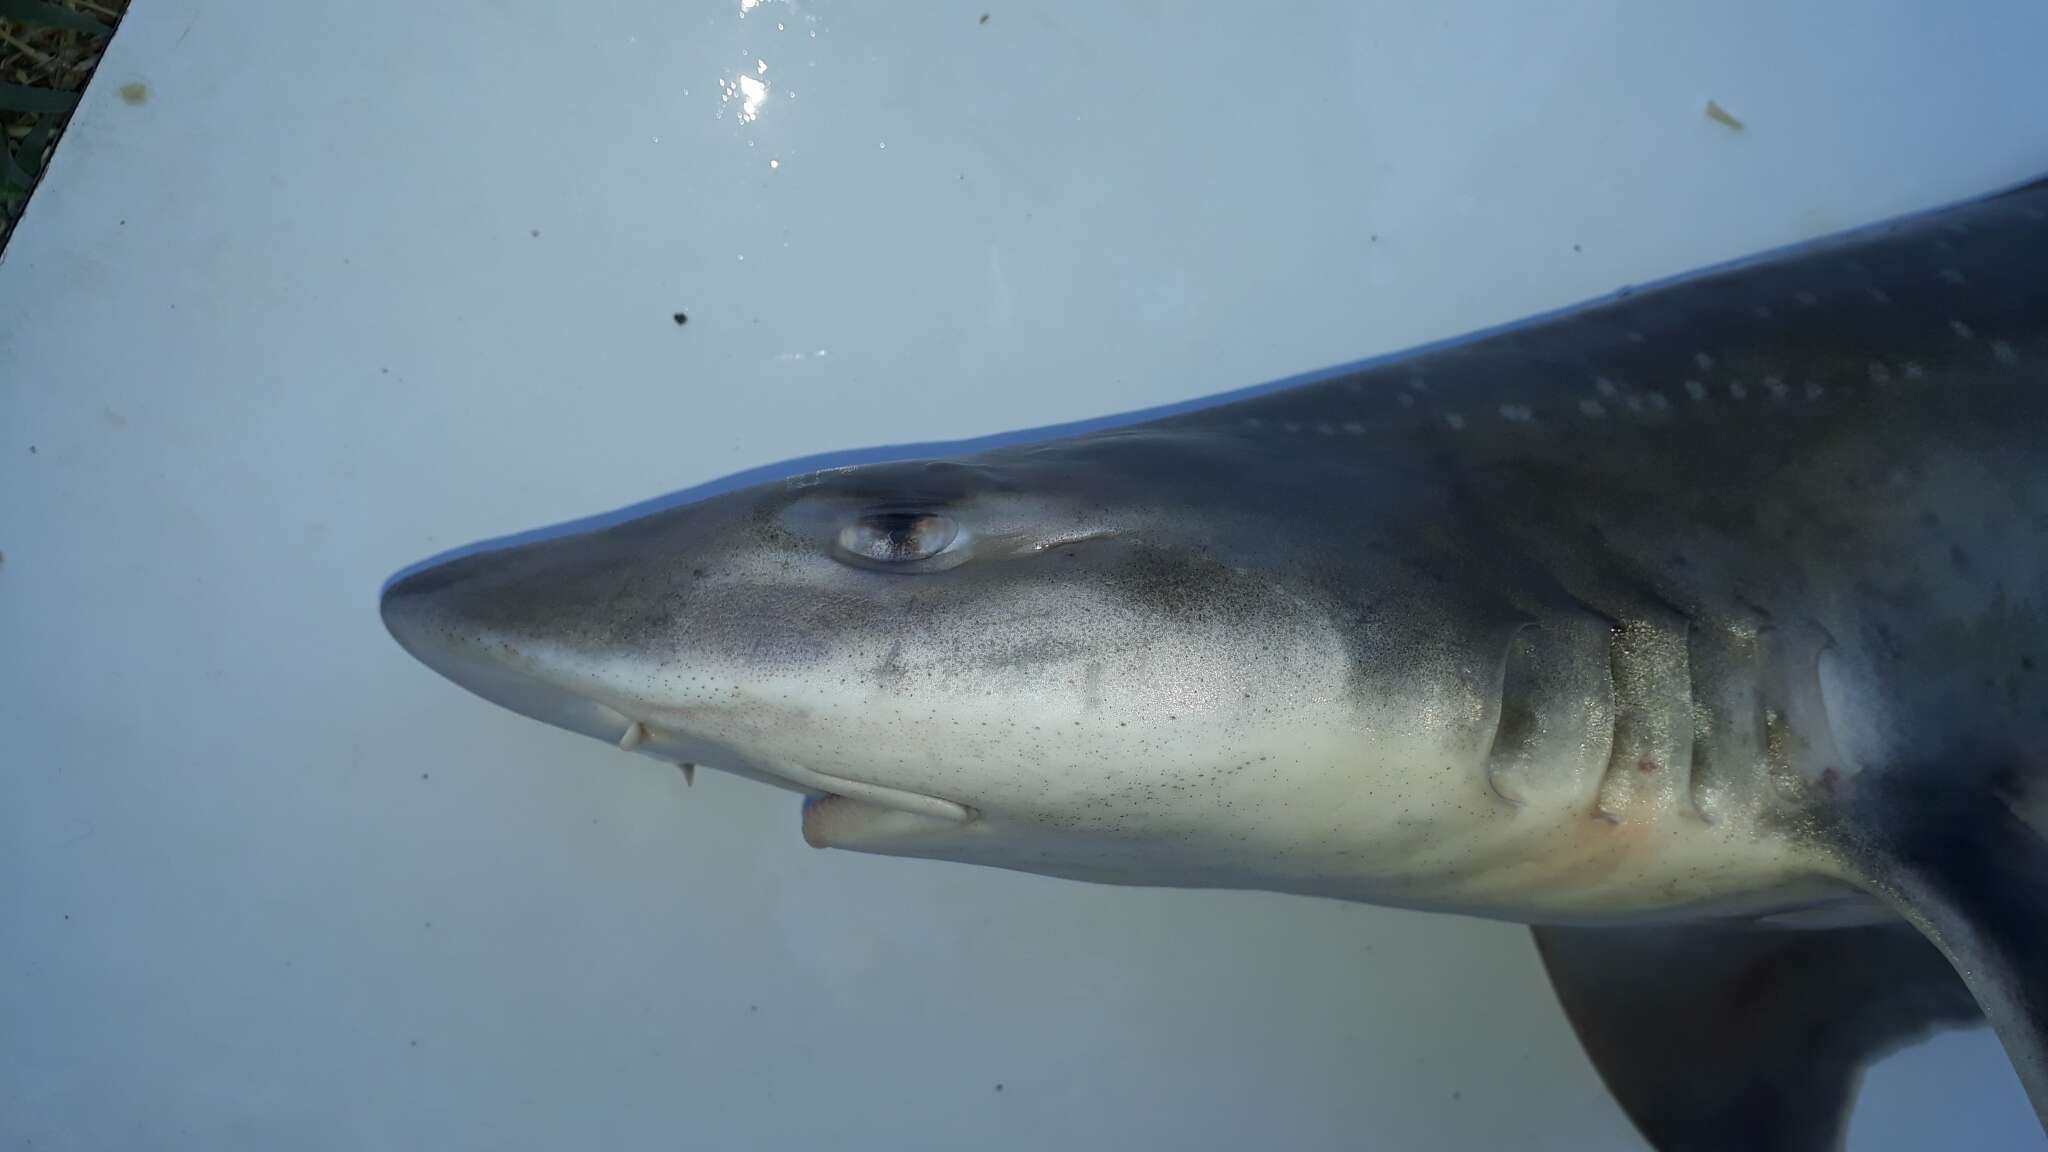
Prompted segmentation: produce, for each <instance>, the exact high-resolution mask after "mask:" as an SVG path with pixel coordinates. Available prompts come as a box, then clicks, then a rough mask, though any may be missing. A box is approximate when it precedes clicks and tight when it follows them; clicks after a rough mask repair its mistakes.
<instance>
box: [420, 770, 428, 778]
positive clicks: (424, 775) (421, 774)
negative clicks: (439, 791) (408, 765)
mask: <svg viewBox="0 0 2048 1152" xmlns="http://www.w3.org/2000/svg"><path fill="white" fill-rule="evenodd" d="M426 778H427V774H426V773H425V772H422V773H420V779H422V780H425V779H426Z"/></svg>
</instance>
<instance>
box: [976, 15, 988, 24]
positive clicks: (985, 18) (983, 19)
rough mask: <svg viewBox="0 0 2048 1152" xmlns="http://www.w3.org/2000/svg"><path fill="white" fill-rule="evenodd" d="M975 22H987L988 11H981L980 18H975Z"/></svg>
mask: <svg viewBox="0 0 2048 1152" xmlns="http://www.w3.org/2000/svg"><path fill="white" fill-rule="evenodd" d="M975 23H976V24H986V23H988V13H986V12H983V13H982V14H981V19H979V20H976V21H975Z"/></svg>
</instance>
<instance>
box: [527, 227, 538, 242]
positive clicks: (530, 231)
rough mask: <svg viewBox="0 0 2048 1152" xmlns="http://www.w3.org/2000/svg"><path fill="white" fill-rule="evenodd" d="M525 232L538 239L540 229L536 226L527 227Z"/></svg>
mask: <svg viewBox="0 0 2048 1152" xmlns="http://www.w3.org/2000/svg"><path fill="white" fill-rule="evenodd" d="M526 234H527V235H528V236H531V237H533V238H534V239H535V240H538V239H540V229H538V228H528V229H527V230H526Z"/></svg>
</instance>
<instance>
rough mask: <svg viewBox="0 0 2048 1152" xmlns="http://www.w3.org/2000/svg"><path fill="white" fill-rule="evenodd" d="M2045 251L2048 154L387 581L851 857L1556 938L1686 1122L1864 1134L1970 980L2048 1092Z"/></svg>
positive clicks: (554, 692)
mask: <svg viewBox="0 0 2048 1152" xmlns="http://www.w3.org/2000/svg"><path fill="white" fill-rule="evenodd" d="M2044 270H2048V184H2044V185H2033V186H2030V187H2028V188H2025V189H2021V190H2018V191H2015V192H2010V193H2006V194H2003V195H2000V196H1995V197H1991V198H1987V199H1984V200H1980V201H1976V202H1972V203H1969V204H1965V205H1960V206H1956V207H1952V208H1948V209H1944V210H1942V211H1938V212H1934V213H1929V214H1926V215H1922V216H1919V217H1915V218H1912V219H1909V220H1904V221H1899V222H1896V223H1893V224H1889V225H1885V226H1881V227H1878V228H1873V229H1866V230H1863V231H1861V232H1858V233H1856V234H1853V235H1850V236H1846V237H1842V238H1839V239H1836V240H1832V241H1828V242H1825V243H1820V244H1815V245H1809V246H1807V247H1805V248H1802V249H1800V250H1798V251H1796V252H1791V253H1786V254H1780V255H1776V256H1772V257H1768V258H1764V259H1760V260H1757V261H1753V262H1750V263H1747V264H1744V265H1740V266H1736V267H1732V268H1727V269H1721V270H1717V271H1714V272H1711V273H1706V274H1700V275H1696V276H1693V277H1691V278H1688V279H1686V280H1683V281H1679V282H1675V283H1673V284H1671V285H1667V286H1663V287H1660V288H1657V289H1655V290H1652V291H1645V292H1641V293H1637V294H1635V295H1632V296H1626V297H1624V298H1621V299H1617V300H1612V301H1607V302H1603V303H1601V304H1598V305H1595V306H1589V307H1585V308H1580V309H1577V310H1574V311H1571V312H1569V313H1566V314H1562V315H1559V316H1556V317H1553V318H1549V319H1545V320H1542V321H1539V322H1534V323H1531V324H1528V325H1524V326H1521V327H1518V328H1515V329H1511V330H1508V331H1504V332H1499V333H1494V334H1490V335H1485V336H1482V337H1477V338H1474V339H1471V340H1468V341H1465V342H1462V343H1458V344H1455V345H1451V346H1446V347H1439V348H1432V349H1427V350H1423V351H1420V352H1417V353H1415V354H1413V355H1410V356H1407V357H1400V358H1395V359H1392V360H1389V361H1385V362H1381V363H1378V364H1375V365H1373V366H1370V367H1367V368H1364V369H1361V370H1358V371H1355V372H1353V373H1350V374H1348V375H1343V376H1339V377H1336V378H1333V379H1329V380H1325V381H1322V382H1319V383H1315V384H1310V385H1304V386H1300V387H1295V388H1290V389H1285V390H1281V391H1276V392H1270V393H1266V394H1263V395H1258V396H1254V397H1250V398H1245V399H1238V400H1234V401H1231V402H1228V403H1222V404H1218V405H1215V406H1211V407H1206V408H1202V409H1199V410H1196V411H1190V412H1182V413H1179V414H1175V415H1169V416H1164V417H1159V418H1154V419H1149V420H1145V421H1142V422H1139V423H1134V424H1131V425H1129V426H1125V427H1120V428H1114V429H1107V430H1100V431H1092V432H1087V433H1082V434H1077V435H1072V436H1067V437H1063V438H1057V439H1052V440H1048V441H1045V442H1041V443H1036V444H1028V445H1016V446H1008V447H1001V448H994V449H988V450H984V451H976V452H971V453H963V454H961V455H958V456H955V457H950V458H946V459H934V460H926V461H913V462H897V463H890V464H875V465H867V466H861V467H854V468H844V469H831V470H826V471H822V472H811V473H806V474H804V475H800V476H797V477H793V478H791V479H789V480H787V481H779V482H775V483H768V484H760V485H755V486H752V487H747V488H743V489H739V490H736V491H730V492H726V493H724V494H721V495H718V496H715V497H711V498H708V499H705V500H702V501H700V502H697V503H693V504H689V505H686V506H683V507H678V508H670V509H666V510H662V511H658V512H652V513H648V514H646V515H644V516H639V517H636V518H632V519H628V520H625V521H623V522H619V523H614V524H611V525H609V526H605V527H602V528H597V529H593V530H590V531H582V532H575V533H572V534H567V535H559V536H556V537H553V538H548V539H539V540H531V541H525V542H520V543H517V544H513V545H507V546H503V547H493V548H485V549H482V550H479V551H476V552H473V553H472V554H469V555H466V556H462V557H459V558H455V559H450V560H448V561H446V562H443V563H439V564H435V565H432V566H429V567H426V568H424V569H421V570H418V571H415V572H412V573H410V574H408V575H406V576H404V577H403V578H401V579H399V580H396V581H394V582H393V584H392V585H391V586H390V587H388V588H387V589H386V591H385V595H384V603H383V612H384V617H385V620H386V623H387V625H388V626H389V627H390V629H391V631H392V632H393V634H394V635H395V636H396V637H397V638H398V639H399V641H400V642H401V643H402V644H403V645H404V646H405V647H406V648H407V650H409V651H410V652H412V653H413V654H414V655H416V656H418V657H419V658H420V659H421V660H423V661H424V662H426V663H427V664H429V665H430V666H432V667H433V668H435V669H436V670H438V671H440V672H441V673H443V674H444V675H446V676H448V677H449V678H451V679H453V680H455V681H456V682H458V683H460V684H462V685H463V686H465V687H467V688H469V689H471V690H472V691H474V692H476V693H478V694H479V695H482V696H483V697H485V698H486V699H489V700H492V701H494V702H496V703H498V704H501V705H503V706H505V707H509V708H513V709H515V710H518V711H520V712H522V713H524V714H526V715H528V716H531V717H534V718H536V719H540V720H543V721H545V722H547V723H551V724H555V725H558V726H561V727H564V728H568V729H570V730H573V731H578V732H583V733H586V734H588V735H591V736H595V737H598V738H600V739H604V740H607V741H616V742H618V743H620V744H621V745H622V746H623V747H626V748H628V749H630V750H633V751H636V752H639V753H640V754H643V755H649V756H656V757H660V758H664V759H667V760H671V761H675V762H684V763H692V764H695V763H703V764H705V765H706V766H708V767H717V768H724V769H728V770H731V771H735V772H739V773H741V774H744V775H748V776H751V777H755V778H757V779H760V780H763V781H765V782H768V783H774V784H779V785H782V786H785V787H789V788H793V789H795V790H798V791H801V792H804V793H806V794H807V796H808V799H807V800H806V802H805V805H804V816H803V831H804V836H805V839H806V840H808V841H809V842H811V843H812V844H814V845H817V846H821V847H827V846H829V847H837V848H845V849H851V850H857V851H869V852H881V853H889V854H896V855H905V856H919V857H927V858H934V859H945V860H955V861H963V862H970V863H978V864H984V865H991V866H997V867H1005V868H1014V869H1021V870H1026V871H1032V872H1038V873H1044V874H1049V875H1057V876H1067V877H1073V878H1078V879H1085V880H1092V881H1099V882H1109V883H1123V884H1141V885H1179V886H1191V887H1199V886H1208V887H1233V888H1256V889H1266V890H1273V891H1282V892H1293V893H1302V894H1309V895H1318V896H1326V897H1336V898H1340V899H1347V900H1359V901H1367V902H1375V903H1382V904H1390V905H1399V906H1406V907H1414V908H1424V909H1433V910H1439V911H1448V912H1459V913H1466V914H1472V915H1481V916H1490V917H1497V918H1502V919H1508V920H1515V921H1520V922H1526V923H1530V924H1533V925H1538V926H1540V928H1539V936H1538V939H1539V944H1540V946H1541V948H1542V952H1543V955H1544V959H1545V962H1546V964H1547V965H1548V966H1549V968H1550V971H1551V973H1552V976H1553V979H1554V981H1555V982H1556V984H1557V986H1558V988H1559V991H1560V994H1561V997H1562V999H1563V1001H1564V1003H1565V1005H1566V1008H1567V1011H1568V1012H1569V1013H1570V1015H1571V1016H1572V1019H1573V1021H1574V1024H1575V1026H1576V1027H1577V1028H1578V1029H1579V1032H1580V1034H1581V1036H1582V1037H1583V1038H1584V1039H1585V1042H1586V1046H1587V1049H1588V1051H1589V1053H1590V1054H1591V1055H1592V1057H1593V1059H1594V1060H1595V1062H1596V1064H1597V1065H1598V1066H1599V1067H1600V1068H1601V1071H1602V1074H1603V1075H1604V1076H1605V1077H1606V1080H1607V1082H1608V1083H1609V1085H1610V1086H1612V1087H1613V1088H1614V1090H1615V1092H1616V1093H1617V1095H1618V1096H1619V1097H1620V1099H1621V1102H1622V1104H1623V1105H1624V1107H1625V1108H1626V1109H1627V1110H1628V1112H1629V1113H1630V1115H1631V1116H1633V1117H1634V1118H1635V1119H1636V1121H1637V1123H1638V1124H1639V1125H1640V1126H1641V1127H1642V1128H1643V1130H1644V1132H1645V1134H1646V1135H1647V1136H1649V1138H1650V1139H1652V1140H1653V1141H1655V1142H1657V1143H1658V1145H1659V1146H1660V1147H1665V1148H1679V1147H1698V1146H1712V1145H1714V1144H1716V1143H1718V1142H1719V1141H1720V1140H1721V1139H1723V1138H1735V1139H1739V1141H1740V1142H1741V1143H1742V1144H1744V1145H1745V1146H1756V1147H1783V1148H1809V1147H1828V1146H1832V1144H1834V1143H1835V1142H1837V1141H1838V1140H1839V1138H1840V1120H1841V1113H1842V1109H1843V1107H1844V1105H1845V1102H1846V1101H1847V1099H1848V1097H1849V1095H1850V1093H1851V1091H1852V1090H1853V1084H1854V1081H1855V1077H1856V1075H1857V1073H1858V1071H1859V1070H1860V1068H1861V1066H1862V1065H1863V1064H1864V1063H1865V1062H1867V1061H1868V1060H1869V1059H1870V1058H1871V1057H1872V1056H1873V1055H1874V1054H1876V1053H1879V1052H1882V1051H1884V1050H1885V1049H1886V1048H1888V1047H1889V1046H1893V1045H1896V1044H1898V1043H1901V1042H1903V1041H1904V1040H1905V1039H1908V1038H1910V1037H1911V1036H1913V1035H1916V1034H1917V1033H1918V1032H1919V1031H1920V1030H1923V1029H1925V1028H1929V1027H1936V1026H1943V1025H1947V1024H1952V1023H1955V1022H1958V1021H1959V1020H1961V1019H1962V1018H1963V1017H1964V1016H1965V1015H1966V1013H1965V1011H1964V1010H1963V1009H1964V1007H1965V1006H1964V1004H1963V1002H1962V1001H1961V1000H1960V999H1959V996H1958V993H1957V991H1956V988H1957V985H1956V984H1955V981H1954V978H1953V976H1951V975H1948V974H1947V973H1948V972H1951V971H1952V972H1955V973H1959V974H1960V975H1961V977H1962V983H1963V985H1964V986H1966V987H1967V990H1968V992H1969V994H1970V995H1971V997H1972V998H1973V999H1974V1001H1975V1003H1976V1005H1977V1006H1978V1007H1980V1008H1981V1010H1982V1012H1983V1014H1984V1016H1985V1017H1986V1018H1987V1019H1988V1020H1989V1021H1990V1022H1991V1024H1992V1025H1993V1027H1994V1028H1996V1029H1997V1032H1998V1035H1999V1036H2000V1038H2001V1040H2002V1041H2003V1043H2004V1044H2005V1047H2006V1050H2007V1052H2008V1053H2009V1054H2010V1055H2011V1056H2012V1058H2013V1062H2014V1066H2015V1068H2016V1069H2017V1070H2018V1072H2019V1075H2020V1079H2021V1081H2022V1083H2023V1084H2024V1085H2025V1086H2026V1089H2027V1091H2028V1093H2029V1095H2030V1096H2031V1098H2032V1100H2033V1102H2034V1105H2035V1108H2036V1110H2037V1111H2040V1112H2043V1114H2044V1116H2048V841H2044V829H2048V753H2044V752H2043V749H2044V747H2048V693H2044V691H2043V680H2042V677H2043V676H2044V674H2048V614H2044V605H2043V597H2044V595H2048V439H2044V437H2048V422H2044V420H2048V272H2044ZM1909 929H1910V930H1917V932H1918V933H1919V934H1920V935H1918V936H1912V935H1905V934H1904V933H1906V932H1907V931H1908V930H1909ZM1922 939H1924V940H1925V941H1928V942H1931V944H1932V945H1933V946H1934V948H1935V949H1936V950H1938V952H1930V951H1929V950H1928V949H1927V948H1926V947H1925V946H1923V945H1919V944H1918V943H1917V941H1919V940H1922ZM1674 941H1675V942H1677V944H1674ZM1935 954H1939V955H1940V956H1943V957H1945V958H1946V961H1947V967H1946V968H1944V967H1943V966H1942V965H1936V964H1931V963H1930V962H1929V957H1930V955H1935ZM1636 960H1641V961H1642V963H1641V964H1633V963H1632V961H1636ZM1645 966H1647V967H1648V969H1649V973H1648V974H1647V975H1646V974H1645V971H1644V968H1645ZM1624 969H1626V970H1627V971H1629V972H1632V973H1633V974H1634V975H1633V976H1632V977H1631V978H1629V979H1627V980H1623V979H1621V978H1618V977H1616V976H1615V975H1614V973H1616V972H1618V971H1622V970H1624ZM1835 973H1838V974H1840V975H1841V976H1842V977H1843V978H1842V979H1839V980H1831V979H1830V975H1831V974H1835ZM1886 988H1888V989H1890V991H1889V992H1883V991H1881V990H1882V989H1886ZM1830 989H1832V990H1833V991H1834V993H1835V994H1833V995H1828V994H1826V993H1828V991H1829V990H1830ZM1851 992H1855V993H1858V994H1850V993H1851ZM1703 1006H1711V1011H1709V1010H1707V1009H1706V1008H1705V1007H1703ZM1674 1043H1677V1044H1679V1045H1681V1046H1682V1047H1683V1050H1682V1051H1673V1050H1672V1047H1671V1046H1672V1045H1673V1044H1674ZM1789 1051H1796V1052H1802V1053H1807V1054H1809V1055H1810V1056H1811V1059H1810V1060H1802V1061H1798V1062H1793V1063H1788V1061H1787V1059H1786V1056H1785V1053H1786V1052H1789ZM1795 1065H1796V1066H1795Z"/></svg>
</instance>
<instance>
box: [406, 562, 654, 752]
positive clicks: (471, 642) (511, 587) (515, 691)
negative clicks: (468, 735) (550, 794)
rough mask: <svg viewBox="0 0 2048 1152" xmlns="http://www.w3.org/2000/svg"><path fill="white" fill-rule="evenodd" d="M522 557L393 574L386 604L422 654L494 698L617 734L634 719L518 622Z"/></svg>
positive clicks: (536, 715) (555, 720)
mask: <svg viewBox="0 0 2048 1152" xmlns="http://www.w3.org/2000/svg"><path fill="white" fill-rule="evenodd" d="M518 566H519V558H517V557H509V558H496V557H492V556H488V555H485V556H469V557H463V558H460V559H456V560H450V561H447V562H445V563H441V564H436V565H433V566H431V567H427V568H424V569H421V570H419V571H415V572H411V573H407V574H405V575H402V576H400V577H398V578H396V579H394V580H393V581H392V582H391V583H390V584H389V585H387V586H386V587H385V589H384V592H383V595H382V597H381V600H380V603H379V611H380V612H381V614H382V616H383V618H384V627H385V629H386V630H387V631H389V632H390V633H391V636H392V638H393V639H395V640H397V641H398V643H399V646H400V647H402V648H404V649H405V650H406V651H407V652H408V653H410V654H411V655H412V656H413V657H414V658H415V659H417V660H419V661H420V662H421V663H423V664H425V665H426V666H427V667H429V668H431V669H433V670H434V671H435V672H438V673H440V674H441V675H442V676H443V677H446V678H447V679H448V680H450V681H452V682H454V683H455V684H456V685H458V686H460V687H462V688H465V689H468V690H469V691H470V692H473V693H475V694H476V695H478V696H481V697H483V698H484V699H485V700H488V701H490V702H491V703H493V704H497V705H499V706H501V707H504V708H509V709H511V710H512V711H514V712H517V713H519V714H521V715H523V716H527V717H529V718H531V719H534V720H538V721H540V722H541V723H544V724H550V725H553V726H555V727H558V728H564V729H567V730H569V731H571V732H577V733H581V734H583V735H586V736H593V737H596V738H598V739H600V740H605V741H610V742H616V741H618V740H620V739H621V737H622V735H623V734H624V733H626V732H628V731H629V730H630V729H631V728H632V726H633V724H634V720H633V719H632V718H631V717H629V716H627V715H626V714H625V713H624V712H622V711H619V710H618V709H616V708H613V707H611V706H610V705H607V704H605V703H602V702H600V701H598V700H596V699H593V698H591V696H590V695H588V694H586V693H584V692H580V691H578V690H576V688H575V687H574V686H572V685H570V684H568V683H566V682H565V681H564V678H563V677H562V676H561V675H560V674H559V671H558V669H556V668H555V667H554V666H553V662H551V661H550V660H549V659H548V658H547V655H546V644H545V638H544V637H542V636H539V635H536V634H534V633H532V632H531V631H529V630H526V629H522V628H521V627H519V626H518V624H517V605H518V604H519V602H520V601H521V600H523V599H526V598H528V589H527V587H526V585H528V584H529V582H531V583H534V584H535V586H538V582H539V579H540V578H539V577H538V576H537V575H533V576H528V577H526V578H524V579H522V578H520V576H519V574H518V573H517V572H516V570H515V569H516V568H517V567H518Z"/></svg>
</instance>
